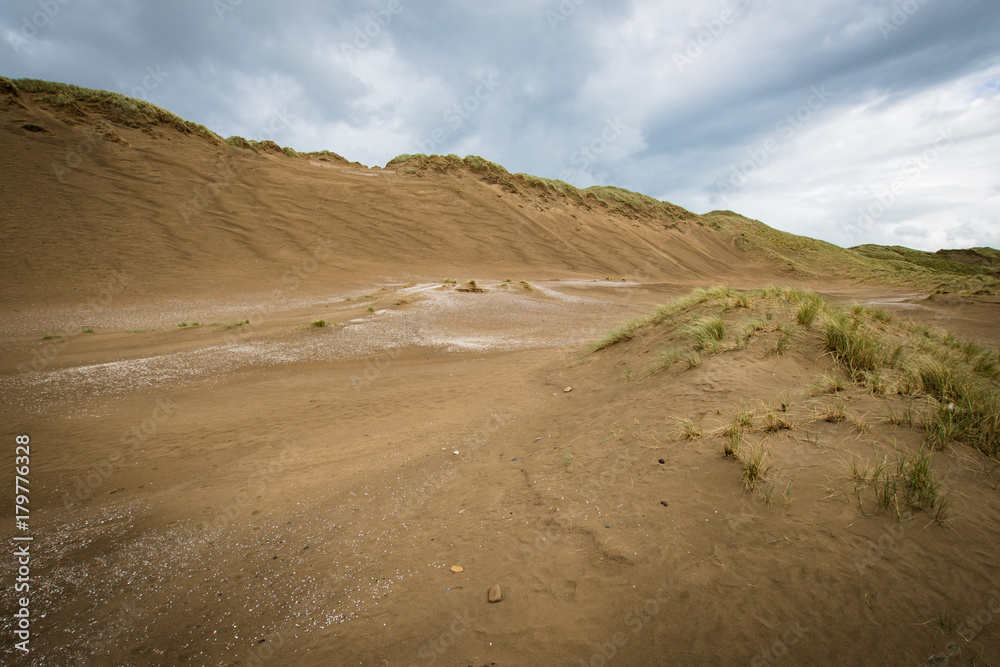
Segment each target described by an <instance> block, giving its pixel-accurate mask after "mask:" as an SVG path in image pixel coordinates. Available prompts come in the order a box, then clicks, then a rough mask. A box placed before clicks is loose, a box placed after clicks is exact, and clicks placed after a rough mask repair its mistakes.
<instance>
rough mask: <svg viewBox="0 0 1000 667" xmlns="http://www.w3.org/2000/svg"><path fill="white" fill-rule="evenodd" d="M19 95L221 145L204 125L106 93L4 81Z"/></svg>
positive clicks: (37, 81)
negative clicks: (164, 127) (162, 126)
mask: <svg viewBox="0 0 1000 667" xmlns="http://www.w3.org/2000/svg"><path fill="white" fill-rule="evenodd" d="M3 83H4V84H5V87H6V86H7V85H9V86H10V87H12V88H13V89H15V90H17V91H18V92H20V93H35V94H39V93H40V94H42V97H41V98H40V100H41V101H42V102H43V103H45V104H48V105H50V106H53V107H57V108H62V109H66V110H67V111H69V112H70V113H74V114H75V115H80V114H81V113H82V112H83V107H92V108H95V109H97V110H99V111H100V112H102V113H103V114H104V115H105V116H107V118H108V119H109V120H111V121H112V122H116V123H121V124H123V125H134V124H137V123H163V124H166V125H171V126H173V127H174V128H175V129H177V130H178V131H179V132H185V133H187V132H190V133H194V134H200V135H203V136H205V137H208V138H209V139H212V140H213V141H222V138H221V137H219V135H217V134H215V133H214V132H212V131H211V130H209V129H208V128H207V127H205V126H204V125H199V124H197V123H192V122H190V121H186V120H184V119H183V118H181V117H180V116H178V115H177V114H175V113H172V112H170V111H167V110H166V109H162V108H160V107H158V106H156V105H155V104H151V103H149V102H147V101H146V100H142V99H138V98H134V97H128V96H126V95H122V94H121V93H114V92H110V91H107V90H93V89H90V88H82V87H80V86H74V85H71V84H66V83H56V82H53V81H42V80H40V79H3Z"/></svg>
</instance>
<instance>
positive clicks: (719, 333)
mask: <svg viewBox="0 0 1000 667" xmlns="http://www.w3.org/2000/svg"><path fill="white" fill-rule="evenodd" d="M684 333H686V334H687V335H688V336H690V337H691V339H692V341H693V342H694V349H695V350H699V351H700V350H705V349H710V350H712V351H713V352H717V351H718V350H719V344H720V343H721V342H722V340H723V338H725V336H726V325H725V323H724V322H723V321H722V318H719V317H704V318H701V319H698V320H695V321H694V322H692V323H691V324H689V325H688V326H686V327H684Z"/></svg>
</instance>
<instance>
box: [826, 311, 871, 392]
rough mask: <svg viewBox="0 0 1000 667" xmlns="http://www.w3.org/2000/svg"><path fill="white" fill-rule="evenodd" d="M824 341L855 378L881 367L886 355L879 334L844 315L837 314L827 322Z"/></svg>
mask: <svg viewBox="0 0 1000 667" xmlns="http://www.w3.org/2000/svg"><path fill="white" fill-rule="evenodd" d="M824 343H825V346H826V350H827V351H828V352H832V353H833V356H834V358H835V359H836V360H837V361H838V362H840V363H841V364H842V365H843V366H845V367H846V368H847V370H848V371H849V372H850V374H851V378H852V379H854V380H859V379H861V378H863V375H864V373H866V372H869V373H870V372H873V371H876V370H878V367H879V364H880V363H882V362H883V360H884V358H885V349H884V347H883V345H882V343H881V342H880V341H879V339H878V338H876V337H875V334H874V333H873V332H871V331H869V330H868V329H866V328H865V327H863V326H862V325H861V324H860V323H859V322H857V321H856V320H851V319H849V318H847V317H845V316H844V315H835V316H834V317H832V318H831V319H830V321H829V322H828V323H827V325H826V331H825V332H824Z"/></svg>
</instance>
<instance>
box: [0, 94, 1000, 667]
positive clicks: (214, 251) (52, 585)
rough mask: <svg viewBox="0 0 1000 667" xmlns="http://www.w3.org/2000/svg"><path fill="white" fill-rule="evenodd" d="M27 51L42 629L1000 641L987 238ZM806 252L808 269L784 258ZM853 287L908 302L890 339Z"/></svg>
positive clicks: (628, 648)
mask: <svg viewBox="0 0 1000 667" xmlns="http://www.w3.org/2000/svg"><path fill="white" fill-rule="evenodd" d="M4 81H5V80H0V132H2V136H3V143H4V152H3V159H2V162H0V200H2V202H3V204H2V206H3V209H2V210H0V222H2V228H0V234H2V238H0V253H2V259H3V262H2V263H0V266H2V268H0V275H2V278H3V280H2V287H0V345H2V350H3V352H2V357H0V395H2V402H0V417H2V419H3V421H4V423H5V424H7V425H8V426H7V428H6V431H5V432H7V434H8V438H9V440H8V441H9V446H10V447H11V451H12V450H13V447H14V435H15V434H27V435H29V436H30V439H31V447H32V449H31V451H32V464H31V473H30V479H31V490H30V499H31V504H30V508H31V514H30V531H31V533H32V534H33V535H34V536H35V540H34V541H33V542H32V546H31V554H32V561H31V568H32V570H31V573H32V574H31V576H32V584H31V590H30V596H31V609H32V621H31V623H32V625H31V628H32V639H31V647H32V651H31V653H30V654H28V655H27V656H25V655H23V654H21V653H20V652H18V651H16V649H14V648H13V646H12V643H11V642H10V641H8V642H7V643H5V644H4V645H3V647H2V648H0V651H2V653H3V661H4V664H17V665H21V664H24V665H74V664H89V665H178V664H194V665H263V664H271V665H331V664H332V665H349V664H351V665H385V664H391V665H432V664H439V665H475V666H476V667H479V666H481V665H580V664H583V665H613V664H621V665H660V664H685V665H696V664H711V665H717V664H741V663H742V664H748V663H749V664H754V665H773V664H779V663H783V664H808V665H818V664H838V665H839V664H857V665H862V664H944V663H945V662H948V661H949V660H950V661H952V664H959V663H960V664H966V663H971V664H996V663H997V662H1000V641H998V640H1000V634H998V628H1000V592H998V591H1000V574H998V572H1000V571H998V570H997V567H996V553H997V548H998V544H1000V538H998V535H1000V525H998V518H997V517H998V516H1000V511H998V510H1000V499H998V496H997V467H996V456H997V452H996V450H993V451H991V450H990V446H991V444H990V443H993V444H996V441H995V437H996V429H995V423H994V422H995V419H994V418H995V415H996V413H997V411H996V410H994V411H993V412H992V413H991V412H990V411H989V406H990V405H993V406H994V407H995V406H996V402H995V401H996V391H997V378H998V373H997V369H998V367H1000V356H998V355H997V351H996V346H997V345H998V343H1000V335H998V333H997V328H996V326H995V325H996V321H997V308H998V302H997V297H996V296H993V295H991V294H988V293H983V294H972V293H973V292H975V291H980V290H983V289H984V286H987V287H988V286H989V285H990V284H992V283H990V282H989V280H990V279H991V278H990V274H989V271H991V270H992V268H991V265H990V263H989V261H988V260H989V257H991V256H992V255H990V254H989V253H978V252H976V253H971V254H970V253H958V254H955V256H956V257H957V259H956V260H955V261H957V262H961V263H963V266H969V267H972V268H969V269H954V272H952V270H951V269H947V267H945V268H944V269H942V268H941V266H939V265H937V264H934V262H937V261H939V260H940V261H943V262H947V261H950V260H948V259H947V258H945V259H940V258H932V259H928V258H927V257H924V256H922V255H919V256H918V255H915V254H911V253H913V251H910V253H904V252H902V251H893V252H892V256H891V257H889V256H885V257H883V255H885V254H886V253H887V252H888V251H886V250H884V249H873V248H867V249H864V251H863V252H862V251H851V250H844V249H839V248H835V247H832V246H828V244H822V243H820V242H817V241H812V240H811V239H803V238H801V237H793V236H792V235H785V234H783V233H781V232H777V231H776V230H771V229H770V228H768V227H766V226H765V225H763V224H762V223H759V222H757V221H752V220H748V219H746V218H743V217H741V216H739V215H737V214H735V213H731V212H714V213H710V214H706V215H695V214H693V213H690V212H688V211H684V210H683V209H680V208H678V207H676V206H673V205H671V204H669V203H666V202H655V201H652V200H648V198H642V197H641V196H638V195H635V194H634V193H627V192H625V191H616V190H608V189H603V190H602V189H597V190H592V191H580V190H576V189H575V188H571V187H569V186H565V185H564V184H554V183H552V182H547V181H544V180H542V179H536V178H533V177H526V176H517V175H511V174H509V173H507V172H506V171H505V170H503V169H502V168H500V167H498V166H496V165H492V164H490V163H486V162H485V161H483V160H481V159H480V158H467V159H459V158H456V157H432V158H426V157H420V156H415V157H410V158H407V159H401V160H398V161H395V162H393V163H391V164H390V165H387V167H386V168H384V169H379V168H372V169H369V168H366V167H364V166H362V165H358V164H353V163H349V162H348V161H346V160H344V159H343V158H340V157H339V156H336V155H333V154H312V155H297V154H286V153H285V152H283V151H282V150H281V149H280V148H279V147H277V146H273V145H265V144H259V145H251V144H249V143H247V144H246V146H247V147H242V148H241V147H239V146H234V145H229V144H227V143H225V142H222V141H220V140H218V138H215V137H214V136H213V135H212V134H211V133H210V132H208V131H203V130H202V129H199V128H197V127H194V126H190V125H189V124H184V123H183V121H180V119H177V118H176V117H173V116H172V115H169V114H168V113H167V112H163V111H162V110H158V111H151V110H149V109H145V107H141V109H145V111H143V112H142V114H133V115H125V116H123V115H122V111H121V109H122V108H123V107H121V106H120V105H119V106H115V105H113V104H111V105H110V106H109V104H110V103H108V102H107V100H106V99H105V98H103V97H100V96H94V95H90V94H89V93H88V94H86V95H84V94H82V93H78V94H77V96H76V97H75V98H72V99H71V98H65V99H63V98H59V97H58V95H55V94H54V93H46V92H44V91H41V92H25V91H24V90H15V89H14V87H13V84H5V83H3V82H4ZM101 100H104V101H101ZM233 143H236V144H239V143H240V142H238V141H234V142H233ZM251 146H252V148H251ZM290 152H291V151H290ZM900 258H903V259H900ZM977 258H979V259H977ZM982 258H986V259H982ZM904 264H906V266H904ZM963 271H964V272H965V273H963ZM955 276H958V279H956V278H955ZM623 279H624V280H623ZM959 279H960V280H959ZM966 279H968V282H967V283H966V282H962V281H964V280H966ZM861 280H864V281H865V282H861ZM956 280H957V282H956ZM469 281H475V284H472V283H470V282H469ZM522 281H523V282H522ZM775 282H781V283H787V284H791V285H795V286H797V287H800V288H803V289H804V290H807V291H798V290H792V289H774V290H769V291H747V290H749V289H750V288H758V287H762V286H764V285H768V284H770V283H775ZM720 283H725V284H728V285H731V286H733V287H734V288H739V290H736V289H730V288H719V289H715V290H711V291H700V292H692V289H693V288H695V287H700V286H708V285H715V284H720ZM955 285H958V287H955ZM937 286H941V287H940V289H937V290H936V291H937V293H935V294H933V295H931V294H930V292H931V291H932V288H934V287H937ZM808 290H816V291H817V292H819V293H821V294H822V299H820V295H816V296H815V297H814V296H813V295H812V294H811V293H810V292H808ZM963 291H964V293H963ZM985 291H987V292H988V291H989V290H988V289H985ZM678 299H681V301H678ZM813 302H815V303H817V304H822V305H817V306H816V308H817V312H816V313H814V317H813V318H811V319H810V318H808V317H805V316H803V315H801V314H800V310H799V309H800V308H802V307H803V304H806V305H807V304H808V303H813ZM855 302H858V303H859V306H858V307H856V308H855V307H852V304H854V303H855ZM661 304H671V305H669V306H667V307H662V308H658V306H660V305H661ZM838 308H840V310H838ZM637 318H638V319H637ZM714 319H717V320H718V326H719V329H718V331H719V333H720V335H719V337H718V339H713V338H711V336H709V337H708V338H706V337H705V335H704V331H703V334H702V335H701V338H699V334H698V333H697V332H698V331H699V330H704V329H705V327H707V326H708V323H711V321H712V320H714ZM321 321H322V322H323V323H324V326H317V325H318V324H319V323H320V322H321ZM838 322H840V323H841V324H842V325H843V327H845V329H844V330H845V331H847V332H848V334H845V335H851V332H854V333H857V332H861V333H863V334H870V335H871V336H873V337H874V338H876V339H877V341H878V343H877V345H876V346H875V348H876V349H875V351H874V352H873V357H872V358H873V359H874V361H872V363H871V364H870V365H869V366H866V367H865V368H864V369H862V370H861V371H858V370H857V369H854V370H853V371H852V369H851V367H850V366H849V364H848V363H847V362H846V361H845V360H844V359H843V358H842V357H841V358H840V359H839V360H838V356H837V355H838V352H837V351H836V348H831V345H830V342H829V333H828V332H829V327H831V326H834V327H835V326H837V323H838ZM182 324H183V325H184V326H180V325H182ZM699 327H701V329H699ZM945 328H946V329H948V330H950V331H952V332H954V335H953V336H947V335H945V333H944V329H945ZM609 331H610V332H613V333H614V335H613V336H611V335H609V334H608V332H609ZM605 336H609V337H607V338H604V344H603V345H600V346H595V345H594V342H595V341H599V340H601V339H602V338H603V337H605ZM964 341H968V342H964ZM597 347H600V348H601V349H596V348H597ZM933 364H937V366H934V365H933ZM939 366H940V367H942V368H944V369H945V370H946V371H949V372H951V373H953V375H952V376H949V378H950V380H949V381H953V382H952V384H948V383H945V384H947V387H948V388H947V389H946V390H940V391H939V390H938V389H935V385H934V384H933V382H932V381H931V380H933V378H930V379H928V380H926V381H925V380H923V379H921V378H922V377H923V376H922V375H921V369H923V370H924V371H926V370H927V369H932V370H933V369H934V368H937V367H939ZM925 375H928V377H930V375H933V373H930V374H927V373H925ZM963 382H964V383H967V384H962V383H963ZM962 387H966V388H967V387H973V388H975V389H976V391H978V392H981V394H980V393H975V392H972V391H971V390H969V391H966V390H965V389H962ZM948 391H950V392H952V393H951V394H949V393H947V392H948ZM963 391H965V393H962V392H963ZM973 394H974V395H973ZM970 396H971V397H972V398H970ZM991 397H992V398H991ZM991 400H992V401H994V403H990V402H989V401H991ZM976 401H978V403H976ZM949 404H951V405H952V407H951V408H949V407H948V406H949ZM977 406H979V407H980V408H981V407H982V406H986V410H985V411H983V410H980V412H975V410H976V409H979V408H977ZM741 413H742V414H743V415H744V417H745V421H746V423H745V424H744V425H743V426H742V427H741V428H740V429H739V432H738V434H737V433H736V431H735V430H734V429H733V428H732V425H733V423H734V421H738V419H739V415H740V414H741ZM749 413H752V416H748V414H749ZM970 415H971V417H970ZM991 419H994V420H993V421H991ZM945 420H948V421H945ZM924 424H928V425H929V426H928V427H926V428H925V426H924ZM948 424H951V425H952V426H954V429H955V430H953V431H951V432H950V433H951V434H952V436H953V437H944V436H942V435H941V433H940V430H938V431H935V430H934V429H935V428H938V427H939V426H941V425H945V426H947V425H948ZM990 424H994V427H991V426H990ZM935 425H936V426H935ZM991 428H993V430H990V429H991ZM963 429H964V430H963ZM935 434H937V435H935ZM991 434H992V435H991ZM734 437H736V438H737V440H738V441H739V447H740V449H739V451H738V453H734V454H733V455H731V456H729V457H728V458H727V457H726V456H724V452H725V451H726V447H727V444H731V443H732V442H733V439H732V438H734ZM991 437H992V438H994V440H990V438H991ZM942 438H943V440H942ZM928 445H929V446H931V447H933V449H931V450H927V449H924V447H925V446H928ZM928 451H929V452H930V454H929V455H928V457H927V459H926V461H927V470H928V472H927V473H926V474H927V475H929V477H925V478H922V479H931V480H932V481H934V483H935V484H937V486H935V487H934V491H935V494H934V497H933V498H930V497H928V496H927V495H926V493H925V494H924V495H920V493H923V492H920V493H918V491H917V490H915V487H914V486H913V480H914V479H915V477H914V473H913V470H914V463H913V462H914V461H921V460H924V459H922V458H921V457H923V456H924V455H925V454H926V453H927V452H928ZM754 452H763V456H764V458H763V462H764V464H765V465H764V466H763V467H764V468H767V470H766V472H763V474H762V475H761V476H760V477H759V479H755V480H753V482H752V483H751V482H750V481H749V480H748V477H747V472H746V471H747V470H748V462H752V458H751V457H752V455H753V454H754ZM880 461H884V462H885V465H884V467H882V468H879V462H880ZM890 481H891V482H892V483H893V485H895V486H893V489H894V490H893V492H892V493H891V494H890V493H889V492H888V491H887V490H886V489H887V488H888V487H887V485H888V483H889V482H890ZM12 484H13V483H12V480H11V479H10V476H7V477H5V478H4V479H3V480H2V481H0V494H3V497H4V498H13V497H14V488H13V486H12ZM880 498H884V499H886V502H885V503H882V502H881V500H880ZM890 501H891V502H890ZM453 566H459V567H461V570H460V571H454V570H453V569H452V568H453ZM16 567H17V564H16V562H15V561H14V560H13V559H12V558H10V557H9V556H7V557H4V558H2V559H0V575H2V578H3V581H4V582H10V581H11V580H12V579H13V577H14V576H15V573H16ZM495 584H499V585H500V587H501V588H502V591H503V600H502V601H501V602H499V603H490V602H489V601H488V598H487V592H488V591H489V589H490V588H491V587H492V586H493V585H495ZM0 598H2V600H3V605H4V608H5V609H14V607H15V606H16V604H17V600H16V596H15V593H14V590H13V588H12V587H11V586H9V585H7V583H5V586H4V588H3V590H2V592H0ZM14 622H15V621H14V618H13V616H12V615H10V614H6V615H5V616H4V622H3V627H4V632H5V636H7V637H11V636H12V631H13V629H14V628H13V624H14Z"/></svg>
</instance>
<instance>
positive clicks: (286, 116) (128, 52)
mask: <svg viewBox="0 0 1000 667" xmlns="http://www.w3.org/2000/svg"><path fill="white" fill-rule="evenodd" d="M0 74H2V75H5V76H9V77H33V78H41V79H47V80H52V81H63V82H67V83H75V84H77V85H81V86H86V87H90V88H102V89H108V90H114V91H118V92H122V93H125V94H130V95H133V96H137V97H143V98H145V99H148V100H149V101H151V102H153V103H154V104H158V105H160V106H162V107H165V108H167V109H169V110H171V111H174V112H176V113H178V114H180V115H181V116H183V117H184V118H186V119H188V120H192V121H195V122H199V123H203V124H205V125H207V126H208V127H210V128H211V129H213V130H215V131H216V132H218V133H219V134H222V135H223V136H229V135H232V134H239V135H242V136H245V137H247V138H257V139H260V138H273V139H274V140H275V141H277V142H278V143H279V144H281V145H283V146H292V147H293V148H296V149H298V150H321V149H329V150H332V151H335V152H337V153H340V154H341V155H344V156H345V157H347V158H348V159H351V160H357V161H360V162H362V163H365V164H368V165H375V164H378V165H384V164H385V163H386V162H387V161H388V160H389V159H391V158H392V157H393V156H395V155H397V154H400V153H418V152H422V153H457V154H459V155H463V156H464V155H466V154H477V155H482V156H483V157H485V158H487V159H490V160H493V161H494V162H498V163H500V164H503V165H504V166H505V167H507V168H508V169H510V170H511V171H513V172H528V173H532V174H536V175H539V176H547V177H551V178H562V179H564V180H567V181H569V182H571V183H573V184H575V185H578V186H587V185H593V184H606V185H618V186H621V187H625V188H628V189H631V190H637V191H640V192H643V193H646V194H648V195H651V196H654V197H657V198H659V199H666V200H668V201H671V202H673V203H675V204H679V205H681V206H684V207H686V208H688V209H691V210H693V211H695V212H699V213H703V212H706V211H710V210H713V209H732V210H734V211H738V212H740V213H743V214H744V215H747V216H750V217H753V218H757V219H759V220H762V221H764V222H766V223H768V224H770V225H772V226H774V227H777V228H779V229H784V230H787V231H791V232H795V233H798V234H806V235H809V236H813V237H816V238H822V239H825V240H828V241H832V242H834V243H837V244H839V245H844V246H850V245H856V244H859V243H884V244H900V245H907V246H910V247H916V248H922V249H927V250H936V249H938V248H942V247H968V246H977V245H978V246H982V245H989V246H992V247H995V248H1000V2H997V1H996V0H812V1H811V2H801V1H793V0H632V1H624V0H620V1H618V2H612V1H610V0H492V2H488V3H475V2H470V1H465V2H458V1H457V0H440V1H437V2H432V1H431V0H371V1H366V0H347V1H343V2H323V1H321V0H302V1H300V2H286V3H276V2H268V1H266V0H174V1H172V2H153V1H152V0H150V1H148V2H139V1H137V0H136V1H126V0H117V1H116V0H4V2H3V3H2V4H0Z"/></svg>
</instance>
